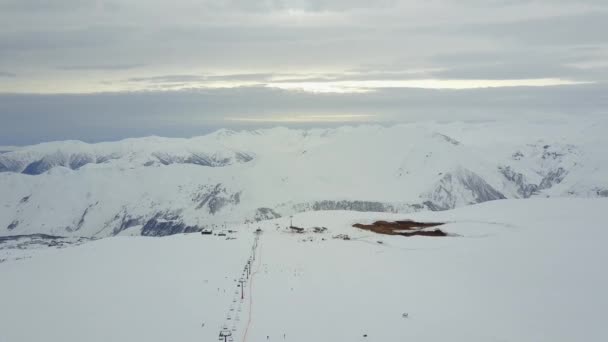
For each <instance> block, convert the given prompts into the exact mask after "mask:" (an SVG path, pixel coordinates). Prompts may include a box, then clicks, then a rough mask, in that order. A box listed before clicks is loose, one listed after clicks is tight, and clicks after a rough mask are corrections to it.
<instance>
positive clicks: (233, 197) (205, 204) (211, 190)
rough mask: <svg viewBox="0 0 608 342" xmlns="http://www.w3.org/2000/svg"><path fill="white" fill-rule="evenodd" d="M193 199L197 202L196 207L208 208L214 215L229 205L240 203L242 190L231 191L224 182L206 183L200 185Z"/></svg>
mask: <svg viewBox="0 0 608 342" xmlns="http://www.w3.org/2000/svg"><path fill="white" fill-rule="evenodd" d="M192 201H193V202H195V203H197V205H196V209H203V208H206V209H207V210H208V211H209V213H210V214H212V215H214V214H215V213H217V212H219V211H220V210H222V209H223V208H224V207H225V206H227V205H238V204H239V203H240V202H241V192H240V191H239V192H234V193H230V192H229V191H228V190H227V189H226V187H224V186H223V185H222V184H216V185H215V186H211V185H204V186H201V187H199V189H198V190H197V192H196V193H195V194H194V195H193V197H192Z"/></svg>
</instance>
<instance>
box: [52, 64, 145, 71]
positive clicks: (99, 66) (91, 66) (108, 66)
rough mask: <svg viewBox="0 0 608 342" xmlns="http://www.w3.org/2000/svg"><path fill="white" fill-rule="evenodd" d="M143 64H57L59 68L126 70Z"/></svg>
mask: <svg viewBox="0 0 608 342" xmlns="http://www.w3.org/2000/svg"><path fill="white" fill-rule="evenodd" d="M143 66H145V64H81V65H64V66H59V67H57V69H60V70H128V69H135V68H140V67H143Z"/></svg>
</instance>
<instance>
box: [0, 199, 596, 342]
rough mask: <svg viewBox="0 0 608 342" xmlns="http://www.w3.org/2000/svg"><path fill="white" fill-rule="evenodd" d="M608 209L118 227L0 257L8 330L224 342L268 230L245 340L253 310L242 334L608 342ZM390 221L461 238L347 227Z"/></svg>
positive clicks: (243, 320) (489, 209)
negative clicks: (607, 316)
mask: <svg viewBox="0 0 608 342" xmlns="http://www.w3.org/2000/svg"><path fill="white" fill-rule="evenodd" d="M606 208H608V199H602V198H595V199H580V198H550V199H541V198H537V199H527V200H498V201H492V202H486V203H483V204H479V205H474V206H467V207H463V208H460V209H457V210H450V211H443V212H420V213H414V214H388V213H363V212H348V211H319V212H308V213H302V214H298V215H295V216H294V217H293V224H294V225H295V226H298V227H304V228H307V231H306V233H304V234H295V233H289V232H287V229H286V227H287V226H288V225H289V218H288V217H284V218H279V219H276V220H270V221H263V222H260V223H258V224H251V225H249V226H247V225H243V224H240V225H228V228H227V229H234V230H236V231H237V232H236V233H234V236H235V237H236V239H235V240H225V239H224V238H222V237H218V236H203V235H200V234H187V235H181V234H180V235H174V236H170V237H165V238H160V239H158V238H145V237H126V236H125V237H122V236H121V237H112V238H106V239H101V240H97V241H93V242H88V243H85V244H83V245H80V246H75V247H69V248H63V249H53V248H49V249H48V250H47V251H45V253H44V254H35V255H33V256H32V257H31V258H28V259H23V260H14V259H11V260H7V261H5V262H2V263H0V274H1V275H2V279H3V280H2V282H0V303H2V305H1V306H0V322H2V338H3V339H5V340H7V341H13V342H19V341H66V342H70V341H150V342H152V341H168V340H176V341H177V340H179V341H214V340H217V338H218V333H219V330H220V328H221V326H222V325H223V324H224V323H226V322H235V321H234V320H231V321H227V320H226V317H227V315H229V314H230V313H232V314H231V318H235V315H236V314H235V313H234V311H230V307H231V306H232V305H234V304H233V302H232V300H233V298H235V296H236V297H238V296H237V295H236V294H235V291H238V288H237V286H236V280H237V279H238V278H239V277H240V276H241V274H242V270H243V266H244V265H245V264H246V262H247V260H248V258H250V256H251V246H252V244H253V240H254V234H253V231H254V230H255V229H257V228H258V227H260V228H262V229H263V231H264V232H263V233H262V234H261V236H260V238H259V243H258V248H257V249H256V260H255V261H254V268H253V270H254V275H253V276H252V277H253V278H252V279H250V280H249V281H248V282H247V285H246V286H247V287H246V290H247V291H246V298H245V301H243V303H242V304H241V302H240V301H237V303H236V307H235V311H236V312H238V307H241V309H242V311H241V312H240V314H239V315H240V320H239V321H238V322H236V331H235V332H234V333H233V334H234V336H235V341H243V335H244V332H245V330H246V329H247V324H248V320H247V317H248V315H249V311H251V322H250V323H249V328H248V332H247V339H246V340H247V341H266V339H267V336H268V337H269V338H268V340H269V341H302V342H304V341H320V342H322V341H328V342H329V341H411V340H415V341H446V340H449V341H484V342H485V341H518V342H519V341H535V342H536V341H577V340H585V341H605V340H607V339H608V334H607V333H606V331H605V329H604V325H605V324H604V322H603V317H604V315H603V313H604V311H605V308H606V307H608V296H607V295H606V294H605V289H606V288H608V274H607V273H606V272H604V271H602V270H603V269H604V268H605V267H604V265H603V264H604V262H605V260H606V259H607V257H608V255H607V254H608V252H607V250H606V248H605V241H606V238H608V231H606V230H605V229H604V227H605V222H604V217H605V211H606ZM379 219H383V220H397V219H414V220H419V221H443V222H448V224H446V225H444V226H442V227H440V228H441V229H442V230H444V231H447V232H449V233H451V234H452V236H449V237H441V238H438V237H410V238H405V237H401V236H385V235H377V234H374V233H371V232H369V231H364V230H359V229H356V228H353V227H351V225H352V224H353V223H357V222H359V223H371V222H373V221H375V220H379ZM314 226H323V227H327V228H328V232H326V233H313V232H311V231H310V228H312V227H314ZM337 234H349V235H350V237H351V240H349V241H344V240H338V239H332V236H335V235H337ZM311 240H312V241H311ZM377 241H382V242H383V243H382V244H379V243H378V242H377ZM20 253H23V254H24V255H26V254H28V253H29V251H28V250H22V251H20ZM252 283H253V285H252ZM218 288H219V291H218ZM224 290H225V292H224ZM248 291H251V297H249V292H248ZM250 301H251V302H250ZM250 303H251V304H250ZM404 313H407V314H408V318H404V317H403V316H402V315H403V314H404ZM203 322H204V323H205V324H204V326H202V324H203ZM231 324H232V323H231ZM231 324H230V325H229V326H231ZM283 334H285V338H283ZM364 334H366V335H367V337H363V335H364Z"/></svg>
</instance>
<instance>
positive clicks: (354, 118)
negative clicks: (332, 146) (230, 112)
mask: <svg viewBox="0 0 608 342" xmlns="http://www.w3.org/2000/svg"><path fill="white" fill-rule="evenodd" d="M373 117H374V115H370V114H326V115H320V114H315V115H282V116H267V117H230V118H226V121H238V122H256V123H314V122H321V123H322V122H325V123H332V122H334V123H335V122H367V121H370V120H372V118H373Z"/></svg>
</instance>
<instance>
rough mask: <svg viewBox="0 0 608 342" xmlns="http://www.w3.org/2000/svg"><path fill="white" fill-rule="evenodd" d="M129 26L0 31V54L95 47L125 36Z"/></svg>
mask: <svg viewBox="0 0 608 342" xmlns="http://www.w3.org/2000/svg"><path fill="white" fill-rule="evenodd" d="M131 30H132V28H131V27H109V26H106V27H86V28H78V29H60V30H39V31H35V30H24V31H8V32H2V33H0V51H3V52H0V55H1V54H8V53H10V52H13V51H23V50H25V51H29V50H43V49H61V48H78V47H80V48H82V47H96V46H100V45H101V46H103V45H109V44H111V43H116V42H119V41H121V40H124V39H125V38H126V35H128V34H129V33H130V32H131Z"/></svg>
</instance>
